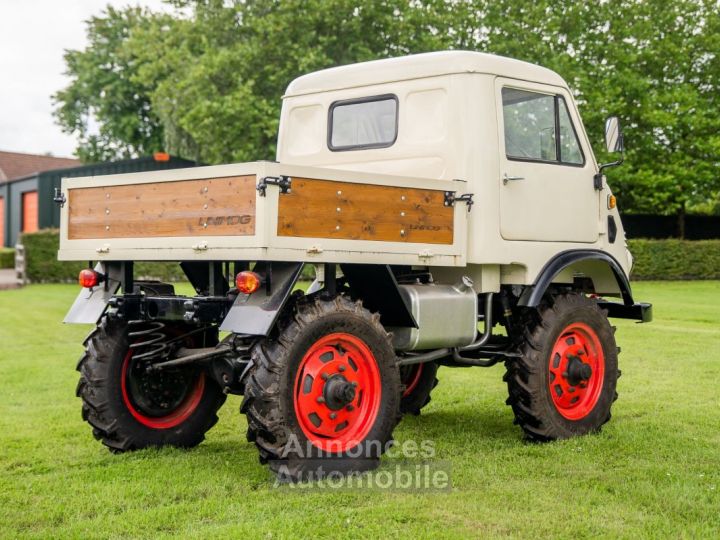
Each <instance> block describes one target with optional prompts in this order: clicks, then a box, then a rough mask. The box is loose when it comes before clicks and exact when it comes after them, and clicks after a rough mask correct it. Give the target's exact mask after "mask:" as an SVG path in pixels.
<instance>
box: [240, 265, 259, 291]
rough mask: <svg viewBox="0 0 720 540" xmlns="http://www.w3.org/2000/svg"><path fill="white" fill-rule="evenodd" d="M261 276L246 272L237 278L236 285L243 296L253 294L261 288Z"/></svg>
mask: <svg viewBox="0 0 720 540" xmlns="http://www.w3.org/2000/svg"><path fill="white" fill-rule="evenodd" d="M261 281H262V280H261V279H260V276H259V275H257V274H256V273H255V272H250V271H248V270H245V271H244V272H240V273H239V274H238V275H237V276H236V277H235V285H237V288H238V290H239V291H240V292H241V293H243V294H252V293H254V292H255V291H257V290H258V289H259V288H260V283H261Z"/></svg>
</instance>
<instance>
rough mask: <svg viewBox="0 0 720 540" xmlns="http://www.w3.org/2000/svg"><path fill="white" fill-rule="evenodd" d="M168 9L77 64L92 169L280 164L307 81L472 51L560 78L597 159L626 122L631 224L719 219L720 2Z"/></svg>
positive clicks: (255, 3) (401, 2)
mask: <svg viewBox="0 0 720 540" xmlns="http://www.w3.org/2000/svg"><path fill="white" fill-rule="evenodd" d="M170 3H171V4H173V5H174V6H175V7H176V8H177V11H176V12H175V13H173V14H171V15H167V14H151V13H148V12H145V11H141V10H137V9H126V10H123V11H114V10H112V9H109V10H108V11H107V12H106V13H105V14H104V15H103V16H101V17H99V18H94V19H92V20H91V21H90V24H89V27H88V28H89V33H90V44H89V46H88V48H87V49H86V50H85V51H72V52H69V53H68V54H67V56H66V60H67V63H68V72H69V74H70V75H71V77H72V82H71V84H70V86H68V88H67V89H65V90H63V91H62V92H60V93H59V94H58V95H57V101H58V104H59V108H58V119H59V121H60V123H61V125H62V126H63V127H64V128H65V129H66V130H68V131H70V132H74V133H77V134H79V135H80V145H79V150H78V151H79V153H80V155H81V156H91V157H94V158H100V157H106V156H109V157H112V156H113V155H134V154H137V153H145V152H147V151H148V150H149V149H154V148H158V147H160V146H163V147H164V148H165V149H167V150H168V151H170V152H173V153H176V154H180V155H183V156H185V157H191V158H195V159H198V160H201V161H205V162H208V163H221V162H231V161H245V160H255V159H272V158H273V157H274V153H275V139H276V135H277V122H278V117H279V110H280V104H281V102H280V96H281V95H282V93H283V92H284V90H285V88H286V86H287V84H288V83H289V82H290V81H291V80H292V79H294V78H295V77H297V76H299V75H302V74H303V73H307V72H310V71H314V70H317V69H322V68H326V67H330V66H336V65H342V64H348V63H352V62H358V61H364V60H371V59H376V58H386V57H391V56H400V55H404V54H410V53H416V52H424V51H432V50H441V49H458V48H459V49H470V50H480V51H486V52H491V53H495V54H502V55H506V56H511V57H514V58H519V59H522V60H527V61H530V62H533V63H538V64H541V65H544V66H547V67H549V68H551V69H554V70H555V71H557V72H558V73H560V74H561V75H562V76H563V77H565V79H566V80H567V81H568V83H569V84H570V86H571V88H573V91H574V92H575V96H576V98H577V101H578V104H579V108H580V112H581V114H582V116H583V118H584V121H585V125H586V127H587V132H588V134H589V135H590V137H591V139H592V141H593V147H594V148H595V149H596V150H597V149H601V148H603V144H602V134H603V131H604V130H603V122H604V120H605V118H606V117H607V116H609V115H610V114H616V115H618V116H619V117H620V118H621V120H622V121H623V123H624V126H625V132H626V143H627V144H626V146H627V148H628V150H627V159H626V164H625V165H624V166H623V167H621V168H618V169H614V170H612V172H611V173H610V178H611V184H612V185H613V187H614V188H615V191H616V192H618V196H619V201H620V204H621V208H622V209H623V210H624V211H635V212H653V213H665V214H673V213H674V214H678V215H679V216H680V217H681V219H680V221H681V222H682V216H683V215H684V212H685V211H686V210H687V209H689V208H698V207H700V206H703V207H707V208H712V207H714V206H715V205H717V202H716V201H717V200H718V192H720V184H719V183H720V172H719V171H720V163H719V160H720V158H718V156H720V139H719V137H720V107H718V99H719V98H718V96H719V95H720V67H719V64H720V59H719V58H718V53H717V51H719V50H720V17H718V15H717V13H718V9H720V2H719V1H718V0H608V1H606V2H600V3H584V2H575V1H570V0H553V1H552V2H550V1H549V0H537V1H535V2H525V1H522V0H413V1H411V2H408V1H406V0H376V1H373V2H362V1H360V0H305V1H303V2H299V1H294V0H234V1H228V0H173V1H171V2H170ZM90 117H95V118H96V119H97V122H98V124H99V126H100V133H99V135H97V136H92V135H89V134H88V133H89V130H88V129H87V125H88V118H90ZM598 154H599V156H598V157H599V158H600V159H601V160H603V161H609V160H610V159H611V156H607V155H605V154H604V152H603V151H600V152H598ZM681 232H682V231H681Z"/></svg>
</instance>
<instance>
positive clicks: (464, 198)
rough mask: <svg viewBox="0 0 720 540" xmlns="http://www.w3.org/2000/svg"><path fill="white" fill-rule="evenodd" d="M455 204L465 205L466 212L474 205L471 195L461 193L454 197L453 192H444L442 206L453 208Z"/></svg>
mask: <svg viewBox="0 0 720 540" xmlns="http://www.w3.org/2000/svg"><path fill="white" fill-rule="evenodd" d="M456 202H464V203H465V204H466V205H467V209H468V212H469V211H470V210H471V209H472V205H473V204H475V202H474V201H473V194H472V193H463V194H462V195H460V196H458V195H455V192H454V191H446V192H445V202H444V203H443V204H444V205H445V206H454V205H455V203H456Z"/></svg>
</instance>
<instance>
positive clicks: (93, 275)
mask: <svg viewBox="0 0 720 540" xmlns="http://www.w3.org/2000/svg"><path fill="white" fill-rule="evenodd" d="M102 280H103V276H102V274H100V273H99V272H96V271H95V270H91V269H90V268H85V269H84V270H80V274H79V275H78V283H79V284H80V286H81V287H85V288H86V289H90V288H92V287H97V286H98V284H100V282H102Z"/></svg>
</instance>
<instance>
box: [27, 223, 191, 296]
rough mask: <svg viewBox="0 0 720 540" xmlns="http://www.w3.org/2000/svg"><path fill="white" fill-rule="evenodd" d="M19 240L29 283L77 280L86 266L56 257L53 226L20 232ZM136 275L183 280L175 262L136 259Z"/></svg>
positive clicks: (56, 231) (56, 235) (82, 263)
mask: <svg viewBox="0 0 720 540" xmlns="http://www.w3.org/2000/svg"><path fill="white" fill-rule="evenodd" d="M20 242H21V243H22V244H23V245H24V246H25V269H26V274H27V278H28V279H29V280H30V281H31V282H33V283H63V282H74V281H76V280H77V276H78V273H79V272H80V270H82V269H83V268H86V266H87V263H85V262H82V261H58V260H57V251H58V247H59V246H60V235H59V232H58V230H57V229H43V230H41V231H38V232H34V233H24V234H23V235H22V237H21V240H20ZM135 276H136V277H137V278H141V277H142V278H146V279H159V280H161V281H169V282H173V281H183V280H185V274H184V273H183V271H182V269H181V268H180V266H179V265H178V264H177V263H173V262H171V263H162V262H139V263H137V264H136V265H135Z"/></svg>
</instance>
